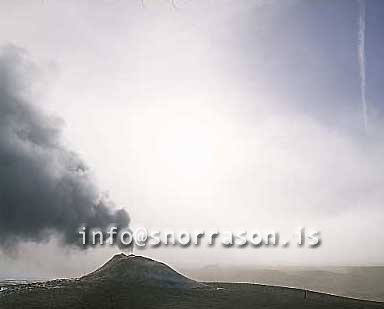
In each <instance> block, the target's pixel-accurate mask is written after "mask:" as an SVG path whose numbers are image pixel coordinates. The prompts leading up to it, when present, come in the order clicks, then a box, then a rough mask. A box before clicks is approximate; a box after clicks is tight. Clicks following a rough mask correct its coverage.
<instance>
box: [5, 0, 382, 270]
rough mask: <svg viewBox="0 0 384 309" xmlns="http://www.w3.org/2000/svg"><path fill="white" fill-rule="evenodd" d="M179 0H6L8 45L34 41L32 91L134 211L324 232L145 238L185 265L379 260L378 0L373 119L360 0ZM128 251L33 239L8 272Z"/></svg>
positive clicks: (28, 45)
mask: <svg viewBox="0 0 384 309" xmlns="http://www.w3.org/2000/svg"><path fill="white" fill-rule="evenodd" d="M174 3H175V6H176V7H173V6H172V5H171V3H170V2H168V1H160V0H144V6H143V5H142V2H141V1H139V0H137V1H136V0H131V1H121V0H109V1H106V0H104V1H101V0H98V1H84V0H81V1H58V0H45V1H40V0H36V1H29V0H28V1H27V0H25V1H21V0H16V1H2V2H1V4H0V44H1V45H4V46H6V45H9V44H12V45H15V46H17V47H20V48H22V49H25V51H26V53H27V56H26V57H27V58H29V60H30V61H31V62H33V63H34V65H35V67H34V70H35V72H34V73H33V74H34V78H33V79H34V81H33V82H32V83H31V85H30V87H31V94H30V97H31V100H32V102H34V104H35V105H37V106H39V108H43V109H44V110H46V111H47V112H49V113H52V114H54V115H56V116H59V117H61V118H62V119H64V121H65V128H64V138H65V143H66V144H68V146H69V147H70V148H71V149H74V150H75V151H76V152H77V153H79V154H80V156H81V157H82V158H83V159H84V160H85V161H86V162H87V164H88V165H89V166H90V167H91V169H92V173H93V174H94V177H95V178H96V180H97V183H98V185H99V186H100V187H101V188H104V189H105V190H106V191H108V192H109V194H110V196H111V197H112V198H113V200H114V201H115V203H116V204H117V205H119V206H120V207H124V208H125V209H126V210H127V211H128V213H129V214H130V217H131V220H132V225H133V226H141V225H143V226H145V227H147V228H158V229H172V228H173V229H192V230H193V229H197V228H200V229H210V228H211V229H218V230H224V229H234V230H236V229H251V228H258V229H263V228H273V229H275V230H278V231H280V232H281V233H284V231H286V232H288V233H291V231H293V230H295V228H297V227H299V226H307V227H311V228H316V229H318V230H320V231H321V235H322V239H323V243H322V245H321V246H320V247H319V248H316V249H305V248H301V249H298V248H294V247H290V248H286V249H278V248H259V249H254V248H247V249H236V248H232V249H222V248H209V249H206V248H202V247H199V248H188V249H180V248H177V249H170V248H161V249H153V250H148V251H143V252H142V253H143V254H145V255H149V256H151V257H154V258H159V259H161V260H164V261H166V262H169V263H171V264H173V265H176V266H180V267H181V266H185V265H202V264H212V263H219V264H225V263H227V264H230V263H247V264H252V263H255V264H272V265H275V264H279V265H284V264H295V265H328V264H332V265H334V264H381V263H382V261H383V259H384V248H383V245H382V244H383V242H384V232H383V231H382V229H381V224H382V222H383V220H384V211H383V205H382V203H383V201H384V192H383V189H382V188H383V185H384V165H383V163H382V158H383V153H384V139H383V137H384V136H383V135H384V134H383V126H382V120H383V117H384V105H383V102H382V94H383V90H382V88H383V80H384V57H383V55H384V41H383V39H382V37H383V29H384V18H383V17H384V3H383V2H382V1H381V0H366V1H365V5H366V19H365V25H366V28H365V49H364V51H365V73H366V94H367V105H368V114H367V116H368V130H367V131H366V130H364V124H363V114H362V102H361V71H359V63H358V44H359V40H358V31H359V28H358V20H359V6H358V2H357V1H352V0H330V1H325V0H324V1H320V0H314V1H309V0H308V1H304V0H301V1H300V0H287V1H274V0H270V1H268V0H265V1H257V0H254V1H251V0H249V1H246V0H245V1H235V0H223V1H218V0H216V1H215V0H206V1H191V0H182V1H181V0H175V1H174ZM116 250H117V249H113V250H110V249H97V250H91V251H89V252H88V253H78V252H76V251H69V250H67V249H58V248H57V246H56V245H55V242H51V243H50V244H40V245H33V244H27V245H25V246H22V247H21V248H20V254H19V258H18V259H14V258H13V257H12V258H9V257H6V256H4V258H2V259H1V260H0V276H16V275H19V276H23V275H25V274H28V275H30V276H37V275H39V276H40V275H41V276H55V275H58V274H59V275H72V274H76V273H80V272H85V271H88V270H90V269H92V268H94V267H96V266H97V265H98V264H100V263H102V262H103V261H104V260H105V259H107V258H109V257H110V255H111V254H112V252H115V251H116ZM47 255H48V256H49V257H50V261H49V262H47V261H46V260H45V262H44V263H41V259H42V257H43V256H47ZM76 260H78V261H80V262H76V263H74V261H76Z"/></svg>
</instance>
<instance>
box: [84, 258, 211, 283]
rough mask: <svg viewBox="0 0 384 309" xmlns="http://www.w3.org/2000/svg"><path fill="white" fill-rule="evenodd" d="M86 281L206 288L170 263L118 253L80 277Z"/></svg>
mask: <svg viewBox="0 0 384 309" xmlns="http://www.w3.org/2000/svg"><path fill="white" fill-rule="evenodd" d="M80 280H83V281H84V280H85V281H94V280H97V281H99V280H102V281H110V280H112V281H119V282H121V283H125V284H133V285H140V286H153V287H169V288H183V289H190V288H204V287H207V286H206V285H204V284H202V283H199V282H196V281H194V280H191V279H189V278H187V277H185V276H183V275H181V274H180V273H178V272H176V271H175V270H173V269H172V268H171V267H169V266H168V265H166V264H164V263H161V262H157V261H154V260H152V259H150V258H146V257H143V256H136V255H133V254H130V255H126V254H124V253H121V254H116V255H115V256H113V257H112V258H111V259H110V260H109V261H108V262H106V263H105V264H104V265H103V266H101V267H100V268H98V269H97V270H95V271H94V272H92V273H90V274H88V275H85V276H83V277H81V278H80Z"/></svg>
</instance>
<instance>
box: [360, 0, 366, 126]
mask: <svg viewBox="0 0 384 309" xmlns="http://www.w3.org/2000/svg"><path fill="white" fill-rule="evenodd" d="M358 5H359V31H358V45H357V56H358V62H359V71H360V91H361V103H362V112H363V123H364V130H365V132H367V130H368V106H367V98H366V76H365V25H366V22H365V0H358Z"/></svg>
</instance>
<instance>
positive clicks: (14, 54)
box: [0, 46, 129, 248]
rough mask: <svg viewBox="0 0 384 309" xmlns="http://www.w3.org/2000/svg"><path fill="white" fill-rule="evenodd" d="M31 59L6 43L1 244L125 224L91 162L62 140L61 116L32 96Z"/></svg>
mask: <svg viewBox="0 0 384 309" xmlns="http://www.w3.org/2000/svg"><path fill="white" fill-rule="evenodd" d="M29 67H30V62H29V61H28V60H26V57H25V52H24V51H22V50H20V49H18V48H15V47H12V46H11V47H5V48H2V49H0V247H3V248H4V247H7V246H14V245H15V244H17V243H19V242H24V241H32V242H42V241H48V240H49V239H50V238H51V236H52V235H53V234H56V235H58V236H59V237H60V239H61V240H62V242H63V243H64V244H66V245H75V246H81V245H82V244H81V240H80V237H79V234H78V229H79V228H80V227H81V226H83V224H84V225H85V226H87V227H88V228H96V229H105V228H106V227H107V226H109V225H111V224H115V225H116V226H117V227H119V228H123V227H124V228H125V227H127V226H128V224H129V217H128V214H127V213H126V211H125V210H123V209H120V210H112V208H113V206H114V205H113V202H112V201H110V200H109V199H108V198H106V197H105V196H104V197H103V196H102V195H101V194H100V192H99V191H98V188H97V187H96V185H95V184H94V183H93V182H92V180H91V178H90V176H89V174H88V172H87V168H86V165H85V164H84V162H83V161H82V160H81V159H80V158H79V157H78V156H77V155H76V154H75V153H74V152H72V151H70V150H68V149H67V148H66V147H65V146H64V145H63V143H62V142H61V126H60V121H58V120H57V119H55V118H52V117H49V116H47V115H45V114H44V113H43V112H42V111H40V110H39V109H38V108H37V107H36V105H35V104H34V105H31V104H29V102H28V99H27V98H28V95H27V92H28V88H29V87H28V86H29V85H28V79H27V77H28V72H29V71H30V70H29Z"/></svg>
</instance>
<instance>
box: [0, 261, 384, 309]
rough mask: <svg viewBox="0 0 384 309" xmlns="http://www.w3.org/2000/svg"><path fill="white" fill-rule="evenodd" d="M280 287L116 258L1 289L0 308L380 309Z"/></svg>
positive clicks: (154, 263) (380, 305)
mask: <svg viewBox="0 0 384 309" xmlns="http://www.w3.org/2000/svg"><path fill="white" fill-rule="evenodd" d="M304 295H305V293H304V291H303V290H300V289H290V288H283V287H272V286H266V285H254V284H241V283H206V284H203V283H199V282H196V281H193V280H191V279H188V278H187V277H185V276H183V275H181V274H179V273H178V272H176V271H175V270H173V269H172V268H170V267H168V266H167V265H165V264H163V263H160V262H157V261H154V260H151V259H148V258H144V257H141V256H134V255H130V256H127V255H124V254H119V255H116V256H114V257H113V258H112V259H111V260H110V261H108V262H107V263H106V264H104V265H103V266H102V267H100V268H99V269H97V270H96V271H94V272H92V273H90V274H88V275H86V276H83V277H81V278H78V279H65V280H53V281H48V282H39V283H31V284H19V285H13V286H9V287H7V288H0V308H2V309H3V308H4V309H7V308H351V309H352V308H384V305H383V304H381V303H375V302H367V301H359V300H353V299H348V298H343V297H336V296H330V295H327V294H321V293H315V292H308V293H307V297H306V299H305V298H304Z"/></svg>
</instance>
